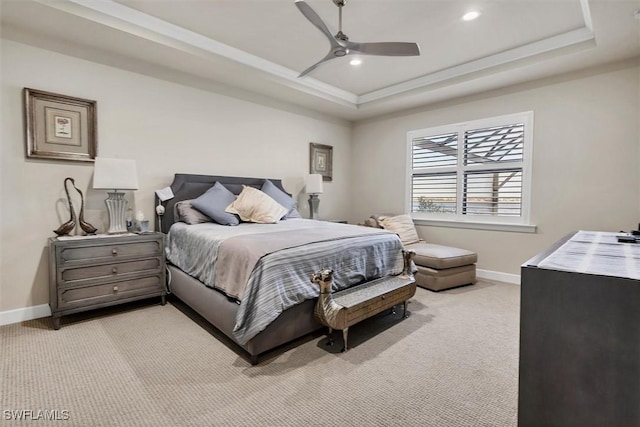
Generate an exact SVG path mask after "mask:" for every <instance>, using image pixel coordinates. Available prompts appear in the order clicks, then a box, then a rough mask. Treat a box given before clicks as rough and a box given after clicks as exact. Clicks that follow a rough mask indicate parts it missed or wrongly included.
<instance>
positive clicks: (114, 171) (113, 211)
mask: <svg viewBox="0 0 640 427" xmlns="http://www.w3.org/2000/svg"><path fill="white" fill-rule="evenodd" d="M93 188H95V189H96V190H113V191H112V192H111V191H110V192H108V194H109V197H108V198H107V199H106V200H105V201H104V202H105V204H106V205H107V211H108V212H109V230H108V231H107V233H108V234H119V233H126V232H127V226H126V221H125V212H126V210H127V201H126V200H125V198H124V193H123V192H122V191H119V190H137V189H138V174H137V172H136V161H135V160H127V159H107V158H104V157H96V161H95V166H94V169H93Z"/></svg>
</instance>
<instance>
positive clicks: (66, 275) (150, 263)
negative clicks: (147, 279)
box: [58, 257, 162, 287]
mask: <svg viewBox="0 0 640 427" xmlns="http://www.w3.org/2000/svg"><path fill="white" fill-rule="evenodd" d="M161 269H162V259H161V258H159V257H156V258H148V259H143V260H133V261H123V262H118V263H109V264H102V265H89V266H83V267H74V268H65V269H60V270H59V274H60V277H59V279H58V280H59V284H58V286H61V287H64V286H69V285H73V284H75V283H77V282H81V281H86V280H90V279H104V278H113V277H119V276H123V275H127V274H132V273H147V274H153V273H154V272H160V271H161Z"/></svg>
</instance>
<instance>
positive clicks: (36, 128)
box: [23, 88, 98, 162]
mask: <svg viewBox="0 0 640 427" xmlns="http://www.w3.org/2000/svg"><path fill="white" fill-rule="evenodd" d="M23 96H24V124H25V143H26V148H27V158H34V159H51V160H72V161H80V162H94V161H95V158H96V155H97V153H98V142H97V113H96V108H97V102H96V101H92V100H88V99H82V98H75V97H72V96H67V95H60V94H57V93H51V92H45V91H42V90H36V89H29V88H24V90H23Z"/></svg>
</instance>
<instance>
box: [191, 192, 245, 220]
mask: <svg viewBox="0 0 640 427" xmlns="http://www.w3.org/2000/svg"><path fill="white" fill-rule="evenodd" d="M234 200H236V196H235V194H233V193H232V192H231V191H229V190H227V189H226V188H225V186H224V185H222V184H220V183H219V182H216V183H215V184H214V185H213V187H211V188H210V189H208V190H207V191H206V192H205V193H204V194H203V195H202V196H200V197H198V198H197V199H194V200H193V201H192V202H191V205H192V206H193V207H194V208H196V209H198V210H199V211H200V212H202V213H203V214H205V215H207V216H208V217H210V218H211V219H213V220H214V221H215V222H217V223H218V224H222V225H238V224H240V218H238V216H237V215H234V214H231V213H228V212H225V211H224V210H225V209H226V208H227V206H229V205H230V204H231V203H233V202H234Z"/></svg>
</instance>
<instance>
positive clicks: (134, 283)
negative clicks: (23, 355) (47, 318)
mask: <svg viewBox="0 0 640 427" xmlns="http://www.w3.org/2000/svg"><path fill="white" fill-rule="evenodd" d="M163 286H164V284H163V276H162V275H158V276H150V277H143V278H139V279H135V280H124V281H120V282H111V283H106V284H102V285H93V286H83V287H76V288H61V289H58V309H59V310H70V309H73V308H76V307H88V306H91V305H97V304H102V303H106V302H110V301H117V300H124V299H126V298H130V297H135V296H139V295H145V294H150V296H152V295H153V294H154V292H155V293H156V294H157V295H160V294H161V293H162V292H164V289H163Z"/></svg>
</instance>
